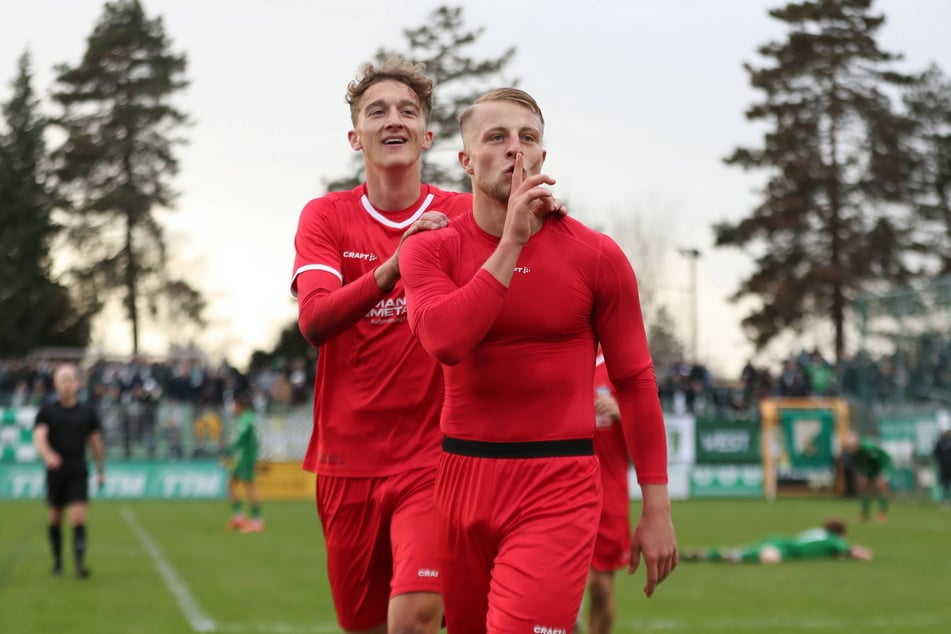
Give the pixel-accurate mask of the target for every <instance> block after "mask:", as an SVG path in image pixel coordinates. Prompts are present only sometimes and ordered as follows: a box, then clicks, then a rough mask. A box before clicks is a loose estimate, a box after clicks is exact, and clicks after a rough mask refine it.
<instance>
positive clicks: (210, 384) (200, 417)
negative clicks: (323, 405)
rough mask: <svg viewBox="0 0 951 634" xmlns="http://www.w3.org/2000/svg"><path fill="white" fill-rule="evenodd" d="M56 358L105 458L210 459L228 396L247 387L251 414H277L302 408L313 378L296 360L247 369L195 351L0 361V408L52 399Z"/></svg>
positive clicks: (221, 440) (221, 435)
mask: <svg viewBox="0 0 951 634" xmlns="http://www.w3.org/2000/svg"><path fill="white" fill-rule="evenodd" d="M64 360H70V361H76V362H78V364H79V365H80V367H81V368H82V369H83V371H82V379H83V385H82V391H81V395H80V398H81V399H82V400H83V401H85V402H88V403H91V404H93V405H94V406H95V407H96V409H97V411H98V412H99V416H100V421H101V423H102V427H103V435H104V439H105V443H106V448H107V452H108V454H109V456H110V457H115V458H126V459H129V458H145V459H151V458H162V459H171V460H178V459H183V458H200V457H214V456H218V455H219V453H220V451H221V449H222V448H223V446H224V444H225V443H226V442H227V430H228V426H229V424H230V421H231V413H230V412H231V403H232V401H233V396H234V394H235V392H236V391H238V390H249V391H250V393H251V395H252V399H253V402H254V404H255V408H256V409H257V410H258V411H259V412H261V413H266V414H281V413H286V412H287V411H288V410H290V409H291V408H293V407H295V406H299V405H307V404H309V403H310V400H311V390H312V386H313V378H314V377H313V364H312V363H309V362H308V360H307V359H303V358H300V359H293V360H291V361H284V360H276V361H274V362H273V363H272V364H271V365H269V366H267V367H261V368H252V369H251V370H250V371H249V372H241V371H240V370H238V369H237V368H235V367H234V366H232V365H230V364H229V363H228V362H227V361H223V362H220V363H211V362H209V361H208V359H207V358H206V357H205V356H203V355H200V354H190V355H181V356H176V357H173V358H167V359H147V358H145V357H133V358H130V359H122V360H119V359H102V358H99V359H94V360H91V361H88V362H83V361H82V360H76V359H62V358H60V359H57V358H35V359H14V360H0V407H13V408H16V407H23V406H39V405H41V404H42V403H44V402H46V401H47V400H48V399H50V398H51V397H53V396H54V395H53V382H52V374H53V369H54V368H55V366H56V364H57V363H58V362H60V361H64Z"/></svg>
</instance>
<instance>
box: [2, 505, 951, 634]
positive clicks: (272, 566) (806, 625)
mask: <svg viewBox="0 0 951 634" xmlns="http://www.w3.org/2000/svg"><path fill="white" fill-rule="evenodd" d="M633 512H634V513H635V514H636V513H638V512H639V508H638V506H637V505H636V504H635V505H634V506H633ZM264 514H265V518H266V521H267V529H266V531H265V532H264V533H261V534H240V533H228V532H225V530H224V525H225V522H226V521H227V518H228V515H229V507H228V505H227V503H226V502H224V501H205V502H195V501H181V502H165V501H161V502H158V501H156V502H153V501H133V502H118V501H116V502H113V501H97V502H94V503H93V504H92V506H91V507H90V516H89V522H88V524H89V539H90V547H89V553H88V556H87V558H88V565H89V567H90V568H91V569H92V571H93V575H92V577H91V578H90V579H88V580H84V581H80V580H78V579H76V578H75V577H73V575H72V565H71V558H70V556H69V554H70V550H69V544H70V534H69V531H68V530H67V531H65V535H64V541H65V544H64V554H65V555H66V560H65V563H66V566H65V570H64V574H63V576H62V577H60V578H53V577H51V576H50V574H49V570H50V557H49V554H48V548H47V543H46V529H45V509H44V507H43V504H42V502H39V501H31V502H11V501H4V502H0V518H2V521H0V632H5V633H6V632H9V633H11V634H14V633H16V634H41V633H42V634H46V633H48V632H69V633H70V634H107V633H112V632H115V633H121V634H179V633H180V634H189V633H191V632H197V631H214V632H235V633H244V632H247V633H262V634H264V633H272V634H304V633H305V632H336V631H339V630H338V629H337V627H336V621H335V619H334V612H333V603H332V600H331V597H330V591H329V589H328V587H327V582H326V569H325V564H324V556H323V545H322V542H321V537H320V527H319V525H318V522H317V518H316V513H315V511H314V507H313V505H312V504H311V503H309V502H272V503H269V504H266V505H265V506H264ZM832 515H834V516H838V517H842V518H843V519H845V520H846V521H847V522H848V523H849V535H848V537H849V539H851V540H853V541H855V542H857V543H860V544H863V545H866V546H868V547H870V548H872V549H873V551H874V552H875V561H872V562H853V561H822V562H793V563H786V564H780V565H776V566H762V565H755V564H749V565H747V564H742V565H737V564H712V563H682V564H681V565H680V567H679V568H678V569H677V570H676V571H675V573H674V574H673V575H672V576H671V577H670V578H669V579H668V580H667V581H666V582H664V583H663V584H662V585H661V586H660V587H659V588H658V590H657V592H656V593H655V596H654V598H652V599H650V600H648V599H646V598H644V596H643V593H642V591H641V588H642V587H643V585H644V572H643V570H639V571H638V572H637V573H636V574H635V575H634V576H633V577H630V576H628V575H627V574H626V573H624V572H621V573H618V577H617V579H618V587H617V597H618V618H617V626H616V628H615V631H616V632H618V633H628V632H630V633H634V632H638V633H655V632H656V633H660V632H682V633H683V632H687V633H703V632H769V633H770V634H784V633H790V634H794V633H798V634H803V633H807V632H808V633H832V632H835V633H843V632H861V633H863V634H868V633H869V632H900V633H904V632H911V633H915V634H924V633H926V632H935V633H938V632H942V633H943V632H947V631H949V627H951V600H949V599H948V589H949V588H951V510H946V509H941V508H939V507H937V506H935V505H932V504H913V503H905V504H901V503H899V504H894V505H893V509H892V513H891V517H890V518H889V521H888V523H886V524H884V525H879V524H876V523H869V524H859V523H858V522H857V521H855V520H856V518H857V515H858V503H857V502H856V501H853V500H840V499H788V500H787V499H781V500H778V501H775V502H765V501H745V500H744V501H741V500H691V501H677V502H675V503H674V521H675V524H676V527H677V535H678V541H679V544H680V546H681V548H682V549H686V548H690V547H698V546H712V545H722V546H728V545H737V544H741V543H744V542H748V541H753V540H756V539H759V538H761V537H764V536H767V535H772V534H778V533H793V532H797V531H799V530H801V529H804V528H808V527H811V526H814V525H817V524H819V523H821V521H822V520H823V519H824V518H826V517H828V516H832Z"/></svg>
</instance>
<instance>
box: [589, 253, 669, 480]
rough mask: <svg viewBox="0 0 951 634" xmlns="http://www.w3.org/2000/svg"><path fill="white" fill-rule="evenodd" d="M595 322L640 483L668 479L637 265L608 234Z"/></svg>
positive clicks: (601, 264) (602, 260)
mask: <svg viewBox="0 0 951 634" xmlns="http://www.w3.org/2000/svg"><path fill="white" fill-rule="evenodd" d="M602 239H603V244H602V258H601V263H600V266H599V267H598V279H597V281H596V295H595V310H594V325H595V332H596V334H597V336H598V339H599V340H600V342H601V346H602V348H603V351H604V363H605V366H606V367H607V370H608V375H609V376H610V378H611V383H612V384H613V385H614V389H615V392H616V394H617V400H618V406H619V408H620V410H621V427H622V429H623V430H624V440H625V442H626V443H627V450H628V453H629V454H630V456H631V459H632V460H633V461H634V468H635V470H636V471H637V480H638V483H640V484H642V485H645V484H666V483H667V433H666V430H665V428H664V415H663V412H662V410H661V406H660V397H659V395H658V391H657V379H656V378H655V376H654V364H653V360H652V359H651V356H650V350H649V348H648V346H647V333H646V330H645V327H644V318H643V315H642V313H641V306H640V298H639V296H638V292H637V279H636V277H635V275H634V269H633V268H632V267H631V264H630V262H628V260H627V257H625V255H624V253H623V252H622V251H621V249H620V247H618V246H617V244H616V243H615V242H614V241H613V240H611V239H610V238H609V237H607V236H602Z"/></svg>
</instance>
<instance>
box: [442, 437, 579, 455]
mask: <svg viewBox="0 0 951 634" xmlns="http://www.w3.org/2000/svg"><path fill="white" fill-rule="evenodd" d="M442 448H443V451H445V452H447V453H454V454H459V455H460V456H472V457H475V458H555V457H559V456H593V455H594V441H593V440H591V439H590V438H571V439H567V440H537V441H529V442H485V441H482V440H463V439H461V438H452V437H451V436H443V439H442Z"/></svg>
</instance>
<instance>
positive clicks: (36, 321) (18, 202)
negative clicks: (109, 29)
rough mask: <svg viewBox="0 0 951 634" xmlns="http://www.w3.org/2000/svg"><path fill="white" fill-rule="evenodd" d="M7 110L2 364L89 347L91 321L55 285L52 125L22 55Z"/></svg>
mask: <svg viewBox="0 0 951 634" xmlns="http://www.w3.org/2000/svg"><path fill="white" fill-rule="evenodd" d="M12 88H13V95H12V97H11V98H10V101H8V102H6V103H5V104H4V105H3V109H2V111H3V118H4V122H5V128H6V132H5V133H4V134H2V135H0V226H2V227H3V231H2V232H0V358H2V357H14V356H22V355H24V354H26V353H28V352H30V351H31V350H33V349H35V348H39V347H46V346H70V347H73V346H75V347H84V346H85V345H86V344H87V343H88V341H89V321H90V318H89V315H88V314H85V313H84V312H83V311H82V310H80V309H79V308H78V306H77V305H76V304H75V303H74V300H73V298H72V297H70V294H69V291H68V289H67V288H66V287H65V286H63V285H62V284H59V283H58V282H56V281H55V280H53V279H52V275H51V269H52V259H51V257H50V246H51V241H52V240H53V238H54V237H55V235H56V232H57V226H56V225H55V223H54V222H53V218H52V210H53V206H54V200H53V195H52V192H51V190H50V188H49V186H48V184H47V180H48V179H47V167H48V166H47V156H46V143H45V140H44V130H45V128H46V126H47V121H46V119H45V118H44V117H43V115H42V114H41V113H40V104H39V101H38V100H37V98H36V97H35V95H34V91H33V82H32V74H31V71H30V56H29V54H28V53H24V54H23V56H22V57H21V58H20V60H19V63H18V73H17V76H16V78H15V79H14V81H13V84H12Z"/></svg>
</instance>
